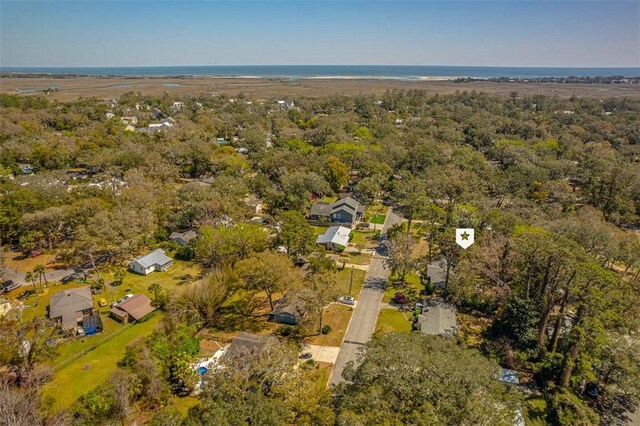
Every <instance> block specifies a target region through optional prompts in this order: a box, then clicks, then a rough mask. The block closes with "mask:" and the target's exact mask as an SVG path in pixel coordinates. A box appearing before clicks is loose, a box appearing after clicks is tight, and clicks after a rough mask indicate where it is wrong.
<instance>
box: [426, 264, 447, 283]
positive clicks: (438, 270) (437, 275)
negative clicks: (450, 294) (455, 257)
mask: <svg viewBox="0 0 640 426" xmlns="http://www.w3.org/2000/svg"><path fill="white" fill-rule="evenodd" d="M427 279H428V280H429V282H430V283H431V284H432V285H434V286H435V287H436V288H444V287H445V285H446V282H447V271H446V269H445V268H443V267H442V266H440V265H438V264H435V263H432V264H430V265H427Z"/></svg>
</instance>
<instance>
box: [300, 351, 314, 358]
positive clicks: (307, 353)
mask: <svg viewBox="0 0 640 426" xmlns="http://www.w3.org/2000/svg"><path fill="white" fill-rule="evenodd" d="M312 357H313V355H312V354H311V352H305V353H303V354H302V355H300V359H311V358H312Z"/></svg>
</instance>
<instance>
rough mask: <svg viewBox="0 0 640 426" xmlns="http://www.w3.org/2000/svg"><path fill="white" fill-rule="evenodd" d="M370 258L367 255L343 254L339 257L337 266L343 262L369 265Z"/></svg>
mask: <svg viewBox="0 0 640 426" xmlns="http://www.w3.org/2000/svg"><path fill="white" fill-rule="evenodd" d="M371 257H372V256H371V255H370V254H368V253H360V254H358V253H343V254H341V255H340V259H339V260H338V264H339V265H341V264H342V261H343V260H345V261H346V262H347V263H352V264H354V265H368V264H370V263H371Z"/></svg>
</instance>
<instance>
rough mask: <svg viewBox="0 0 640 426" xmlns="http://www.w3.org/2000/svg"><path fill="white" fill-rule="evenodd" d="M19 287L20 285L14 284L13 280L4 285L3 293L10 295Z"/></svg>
mask: <svg viewBox="0 0 640 426" xmlns="http://www.w3.org/2000/svg"><path fill="white" fill-rule="evenodd" d="M18 287H20V284H17V283H14V282H13V281H11V280H8V281H5V282H3V283H2V291H4V292H5V293H9V292H10V291H11V290H15V289H16V288H18Z"/></svg>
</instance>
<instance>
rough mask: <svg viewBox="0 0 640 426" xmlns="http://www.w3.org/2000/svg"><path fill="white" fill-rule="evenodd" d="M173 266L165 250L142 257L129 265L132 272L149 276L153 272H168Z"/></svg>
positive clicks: (156, 250) (155, 251)
mask: <svg viewBox="0 0 640 426" xmlns="http://www.w3.org/2000/svg"><path fill="white" fill-rule="evenodd" d="M171 265H173V260H172V259H171V258H170V257H169V256H167V255H166V254H164V250H162V249H155V250H154V251H152V252H151V253H148V254H145V255H144V256H140V257H138V258H137V259H134V260H132V261H131V262H130V263H129V269H130V270H131V272H135V273H137V274H141V275H149V274H150V273H151V272H153V271H158V272H160V271H166V270H167V269H169V268H170V267H171Z"/></svg>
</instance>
